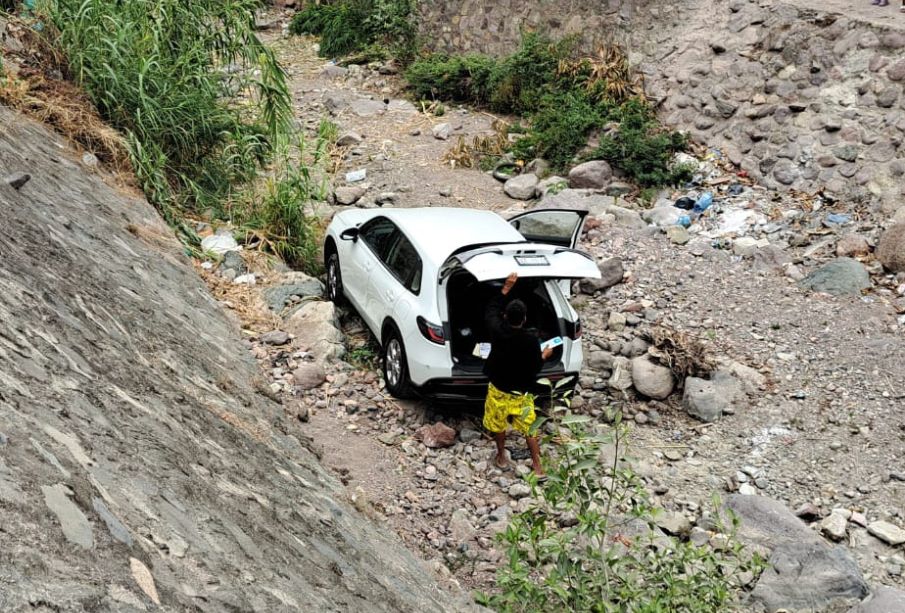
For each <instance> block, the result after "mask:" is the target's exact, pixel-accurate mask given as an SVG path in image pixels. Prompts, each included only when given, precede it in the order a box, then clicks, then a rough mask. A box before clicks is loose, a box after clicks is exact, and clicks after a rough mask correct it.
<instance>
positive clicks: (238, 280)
mask: <svg viewBox="0 0 905 613" xmlns="http://www.w3.org/2000/svg"><path fill="white" fill-rule="evenodd" d="M224 272H231V273H235V271H233V270H227V271H224ZM257 281H258V278H257V277H256V276H255V273H253V272H250V273H248V274H245V275H239V276H238V277H233V285H255V284H257Z"/></svg>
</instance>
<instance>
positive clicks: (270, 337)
mask: <svg viewBox="0 0 905 613" xmlns="http://www.w3.org/2000/svg"><path fill="white" fill-rule="evenodd" d="M289 340H290V339H289V335H288V334H287V333H286V332H283V331H282V330H271V331H270V332H265V333H264V334H262V335H261V336H260V341H261V342H262V343H264V344H265V345H285V344H286V343H288V342H289Z"/></svg>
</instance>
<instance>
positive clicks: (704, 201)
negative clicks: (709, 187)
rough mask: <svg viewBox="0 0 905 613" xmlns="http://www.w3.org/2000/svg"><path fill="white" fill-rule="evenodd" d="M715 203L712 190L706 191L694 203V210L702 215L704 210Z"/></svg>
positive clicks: (696, 213)
mask: <svg viewBox="0 0 905 613" xmlns="http://www.w3.org/2000/svg"><path fill="white" fill-rule="evenodd" d="M711 204H713V194H712V193H710V192H704V193H703V194H701V197H700V198H698V201H697V202H695V203H694V208H693V209H692V211H693V212H694V214H695V215H700V214H701V213H703V212H704V211H706V210H707V209H709V208H710V205H711Z"/></svg>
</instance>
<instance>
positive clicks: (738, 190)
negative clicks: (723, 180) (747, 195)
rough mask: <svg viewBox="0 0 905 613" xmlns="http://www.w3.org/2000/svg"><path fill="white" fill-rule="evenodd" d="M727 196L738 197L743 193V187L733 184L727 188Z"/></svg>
mask: <svg viewBox="0 0 905 613" xmlns="http://www.w3.org/2000/svg"><path fill="white" fill-rule="evenodd" d="M728 191H729V195H730V196H738V195H740V194H742V193H743V192H744V191H745V186H744V185H741V184H739V183H733V184H732V185H730V186H729V190H728Z"/></svg>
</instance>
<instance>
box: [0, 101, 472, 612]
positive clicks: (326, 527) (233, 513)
mask: <svg viewBox="0 0 905 613" xmlns="http://www.w3.org/2000/svg"><path fill="white" fill-rule="evenodd" d="M0 133H2V134H3V138H2V139H0V169H2V171H0V219H2V220H3V234H4V240H3V242H2V246H0V320H2V321H3V326H2V327H0V511H2V517H3V521H2V523H0V532H2V541H3V543H4V547H3V548H2V554H0V556H2V560H0V565H2V568H3V572H2V573H0V609H2V610H4V611H11V610H12V611H18V610H25V609H28V610H33V609H34V610H54V611H85V610H117V611H143V610H149V609H157V607H156V606H155V605H159V608H161V609H163V610H172V611H177V610H202V611H226V610H232V611H240V610H241V611H278V610H279V611H285V610H307V611H314V610H316V611H356V610H358V611H362V610H368V611H411V610H425V611H441V610H462V609H463V608H465V607H459V606H458V605H457V604H456V602H455V599H454V597H452V596H451V595H450V594H448V593H445V592H443V591H441V590H440V589H439V588H438V586H437V584H436V583H434V581H433V580H432V578H431V576H430V575H429V573H428V572H426V570H425V569H424V568H422V566H421V565H420V563H419V562H418V561H416V560H415V558H414V557H413V556H412V555H410V554H409V553H408V552H407V551H405V550H404V549H403V548H402V547H401V546H400V544H399V542H398V540H397V539H396V538H395V536H394V535H391V534H389V533H387V531H385V530H380V529H378V528H377V527H376V526H375V525H374V524H372V523H370V521H369V520H367V519H365V518H364V517H362V516H361V515H360V514H358V513H357V512H356V511H354V510H353V509H352V508H351V507H350V506H348V505H347V504H346V503H345V502H344V500H343V499H344V495H343V493H342V490H341V487H340V486H339V485H338V484H337V483H336V482H335V481H334V480H333V479H332V478H331V477H330V476H328V474H327V473H326V472H325V471H324V470H323V469H322V468H321V467H320V464H319V462H318V457H317V455H316V453H315V452H314V451H313V450H312V445H311V443H310V441H309V440H308V439H307V438H305V437H304V436H303V435H302V434H300V433H299V431H298V428H297V426H296V424H295V423H294V422H295V419H294V418H293V419H291V420H290V419H288V418H287V417H286V416H285V415H284V410H283V407H282V406H281V405H280V404H279V403H278V402H276V401H275V400H274V398H275V397H274V396H273V395H272V392H270V390H269V388H268V387H267V386H266V384H262V381H261V380H260V379H259V370H258V369H257V366H256V365H255V363H254V361H253V360H252V359H251V358H250V357H249V353H248V350H247V348H246V346H245V345H244V344H243V342H242V341H240V339H239V338H238V335H237V330H236V328H235V327H234V326H233V324H231V322H230V321H229V320H228V319H227V318H226V317H225V316H224V312H223V310H222V309H221V308H220V307H219V306H218V304H217V303H216V301H215V300H214V299H212V298H211V296H210V295H209V294H208V292H207V290H206V288H205V287H204V285H203V284H202V282H201V281H200V280H199V278H198V276H197V275H196V274H195V271H194V270H193V269H192V264H191V261H190V260H189V259H188V258H186V257H185V256H184V254H183V253H182V249H181V246H180V245H179V244H178V243H176V242H175V240H174V239H173V238H172V236H171V232H170V231H169V230H168V229H167V228H166V226H165V225H164V224H163V223H162V221H161V220H160V219H159V218H158V216H157V214H156V213H155V212H154V211H153V209H152V208H151V207H150V206H148V204H147V203H146V202H144V200H143V199H141V198H138V197H136V196H134V195H132V194H127V193H123V192H122V191H121V190H116V189H113V188H111V187H110V186H108V185H106V184H105V183H104V181H102V180H101V177H100V176H98V175H97V174H94V173H95V171H94V170H91V169H89V168H86V167H85V166H84V164H83V163H82V162H79V161H76V160H78V159H79V158H78V157H77V156H75V155H73V153H72V152H71V151H69V150H68V149H67V146H66V145H65V144H64V143H63V142H62V141H61V140H60V139H59V138H57V137H55V136H54V135H52V134H51V133H49V132H48V131H47V130H46V129H44V128H43V127H41V126H39V125H37V124H34V123H32V122H30V121H27V120H25V119H23V118H22V117H21V116H17V115H15V114H13V113H12V112H10V111H9V110H7V109H5V108H2V107H0Z"/></svg>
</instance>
